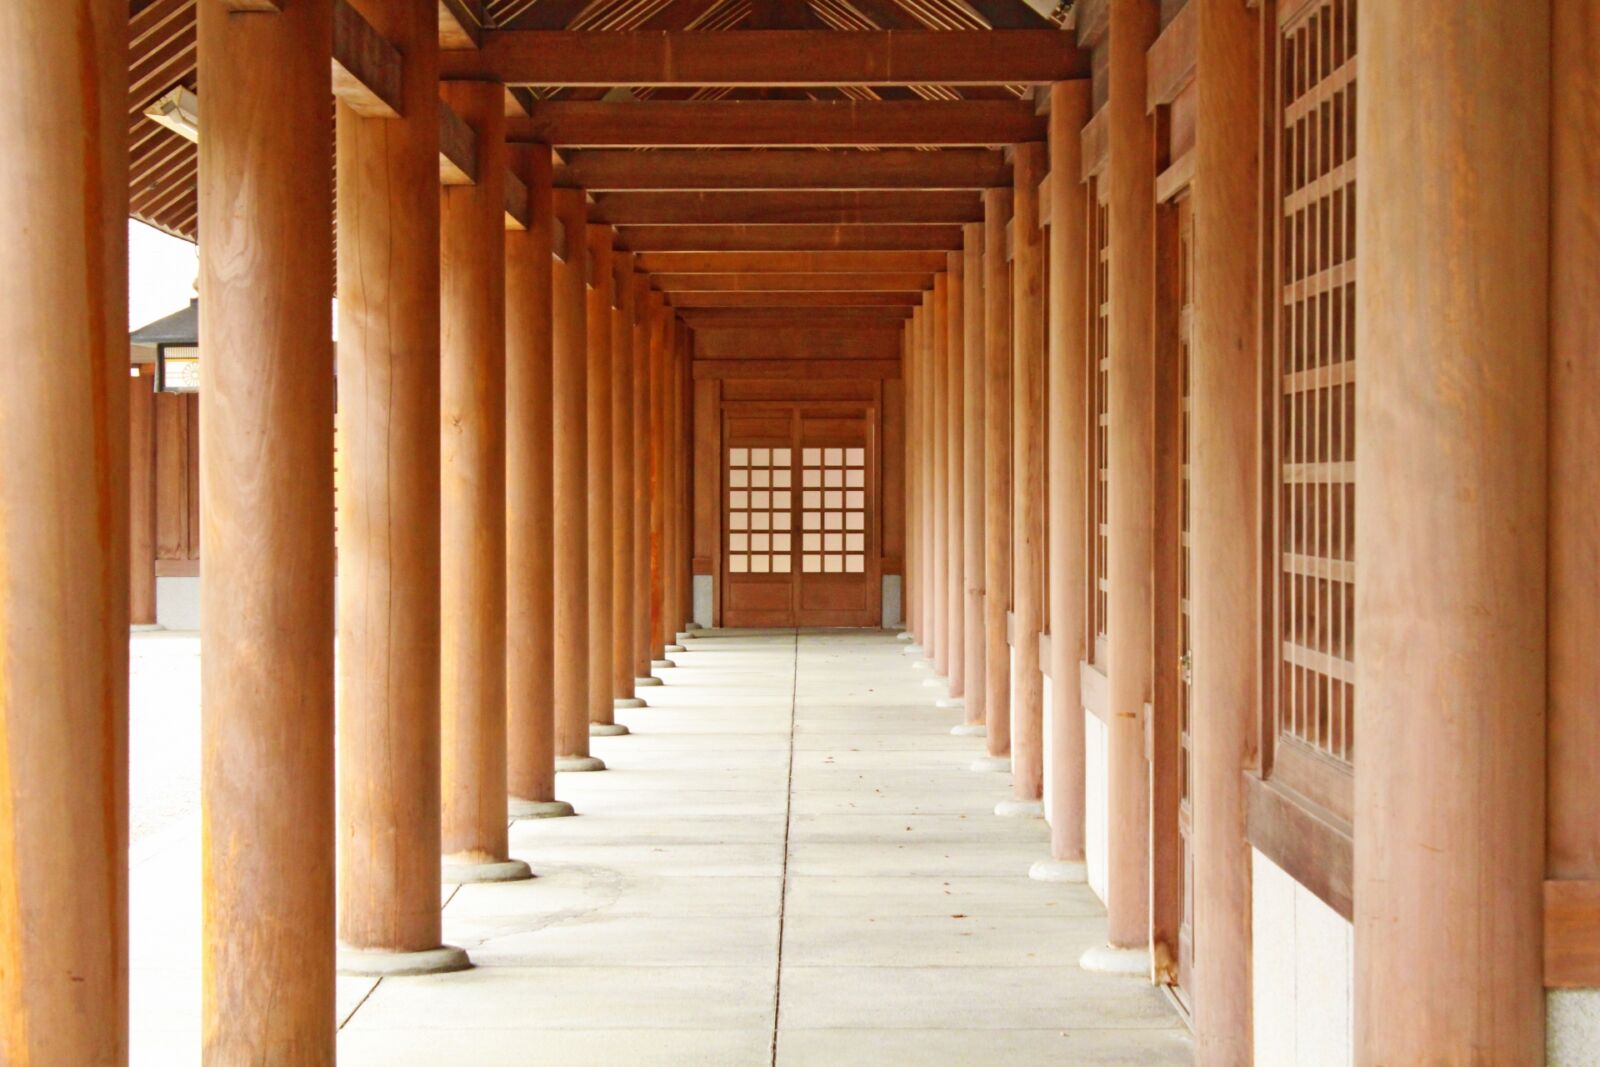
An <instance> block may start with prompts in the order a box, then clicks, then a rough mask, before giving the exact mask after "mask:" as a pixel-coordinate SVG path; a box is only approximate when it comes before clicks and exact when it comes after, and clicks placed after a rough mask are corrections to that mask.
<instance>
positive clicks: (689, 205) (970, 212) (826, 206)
mask: <svg viewBox="0 0 1600 1067" xmlns="http://www.w3.org/2000/svg"><path fill="white" fill-rule="evenodd" d="M590 217H591V218H593V219H595V220H597V221H600V222H607V223H610V224H612V225H614V226H617V225H628V226H642V225H673V226H681V225H695V226H730V225H784V224H789V225H794V224H822V225H863V224H872V223H907V224H919V223H963V222H981V221H983V205H982V204H981V203H980V202H979V200H978V195H977V194H976V193H975V192H971V191H968V190H955V191H948V192H943V191H941V192H917V191H881V190H880V191H872V192H845V191H823V192H807V191H788V190H782V191H776V192H742V191H741V192H723V193H697V192H687V193H596V194H595V195H594V207H593V210H592V211H591V213H590Z"/></svg>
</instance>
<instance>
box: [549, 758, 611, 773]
mask: <svg viewBox="0 0 1600 1067" xmlns="http://www.w3.org/2000/svg"><path fill="white" fill-rule="evenodd" d="M605 769H606V761H605V760H603V759H600V758H599V757H597V756H557V757H556V770H558V771H572V772H574V773H576V772H578V771H603V770H605Z"/></svg>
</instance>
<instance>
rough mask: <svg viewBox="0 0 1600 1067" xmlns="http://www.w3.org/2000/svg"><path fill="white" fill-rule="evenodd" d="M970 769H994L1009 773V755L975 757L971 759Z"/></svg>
mask: <svg viewBox="0 0 1600 1067" xmlns="http://www.w3.org/2000/svg"><path fill="white" fill-rule="evenodd" d="M972 769H973V770H975V771H995V772H998V773H1000V774H1010V773H1011V757H1010V756H979V757H978V758H977V759H975V760H973V761H972Z"/></svg>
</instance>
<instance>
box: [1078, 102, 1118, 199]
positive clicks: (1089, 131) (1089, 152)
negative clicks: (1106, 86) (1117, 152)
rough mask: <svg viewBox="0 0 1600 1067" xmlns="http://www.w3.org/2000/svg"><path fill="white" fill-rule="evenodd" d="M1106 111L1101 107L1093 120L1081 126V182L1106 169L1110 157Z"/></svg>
mask: <svg viewBox="0 0 1600 1067" xmlns="http://www.w3.org/2000/svg"><path fill="white" fill-rule="evenodd" d="M1106 115H1107V111H1106V108H1105V106H1104V105H1101V108H1100V110H1099V111H1096V112H1095V113H1094V118H1092V119H1090V120H1089V121H1088V122H1086V123H1084V124H1083V133H1082V134H1081V135H1080V136H1081V137H1082V138H1083V180H1084V181H1088V180H1089V179H1090V178H1093V177H1097V176H1098V175H1099V174H1100V172H1101V171H1103V170H1105V169H1106V162H1107V161H1108V160H1109V159H1110V157H1111V141H1110V138H1109V136H1108V129H1109V126H1110V124H1109V122H1108V121H1107V119H1106Z"/></svg>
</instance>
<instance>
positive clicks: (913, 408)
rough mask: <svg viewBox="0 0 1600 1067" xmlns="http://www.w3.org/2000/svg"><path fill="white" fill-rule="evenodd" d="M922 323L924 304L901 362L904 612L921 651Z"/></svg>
mask: <svg viewBox="0 0 1600 1067" xmlns="http://www.w3.org/2000/svg"><path fill="white" fill-rule="evenodd" d="M921 325H922V308H920V307H917V308H914V309H913V310H912V312H911V318H910V319H909V320H908V321H907V322H906V327H905V342H904V343H905V355H904V357H903V358H902V363H903V365H904V367H905V382H906V384H905V390H906V565H905V616H906V632H907V633H909V634H910V635H911V645H910V646H909V647H908V648H907V649H906V651H907V652H908V653H913V654H915V653H920V652H921V651H922V648H921V645H920V642H921V641H922V640H923V632H922V605H921V596H922V590H921V587H920V582H921V580H922V575H921V572H920V570H919V564H920V562H921V559H920V556H919V553H920V552H921V551H922V549H921V544H920V541H921V538H920V536H919V535H920V534H921V530H922V520H921V514H922V508H921V498H920V497H919V495H918V493H919V490H920V489H921V479H919V478H918V477H917V473H918V463H917V459H918V456H919V453H920V450H921V447H922V441H921V438H920V437H918V436H917V433H918V426H919V422H918V420H919V418H920V417H921V414H922V405H921V403H920V396H919V395H918V392H917V388H918V386H917V382H918V379H917V376H918V375H919V374H920V373H921V372H922V364H921V362H920V359H919V356H920V349H919V344H920V340H919V339H920V337H921Z"/></svg>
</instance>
